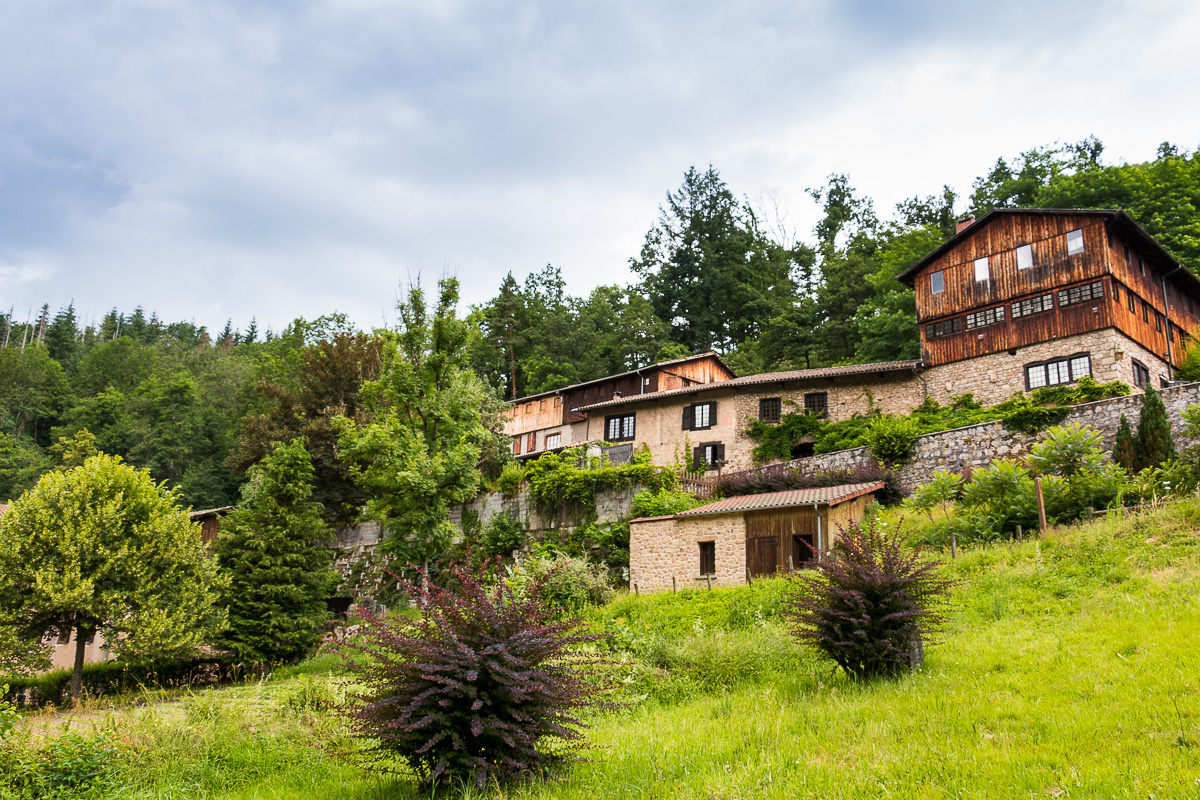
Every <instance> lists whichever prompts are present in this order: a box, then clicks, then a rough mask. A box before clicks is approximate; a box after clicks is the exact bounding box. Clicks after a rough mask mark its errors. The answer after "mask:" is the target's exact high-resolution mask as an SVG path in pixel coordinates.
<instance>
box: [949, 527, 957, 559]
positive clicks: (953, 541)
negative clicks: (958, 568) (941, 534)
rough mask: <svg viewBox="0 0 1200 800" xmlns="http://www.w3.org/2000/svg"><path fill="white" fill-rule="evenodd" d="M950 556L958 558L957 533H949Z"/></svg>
mask: <svg viewBox="0 0 1200 800" xmlns="http://www.w3.org/2000/svg"><path fill="white" fill-rule="evenodd" d="M950 558H958V534H956V533H952V534H950Z"/></svg>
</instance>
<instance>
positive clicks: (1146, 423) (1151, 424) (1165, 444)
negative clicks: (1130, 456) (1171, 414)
mask: <svg viewBox="0 0 1200 800" xmlns="http://www.w3.org/2000/svg"><path fill="white" fill-rule="evenodd" d="M1134 452H1135V453H1136V454H1137V465H1138V469H1145V468H1146V467H1158V466H1161V465H1162V464H1163V463H1164V462H1166V461H1168V460H1170V459H1172V458H1174V457H1175V441H1174V439H1172V438H1171V422H1170V420H1168V419H1167V408H1166V406H1164V405H1163V401H1162V397H1160V396H1159V394H1158V392H1156V391H1155V390H1154V387H1153V386H1151V385H1150V384H1146V396H1145V397H1143V398H1142V414H1141V416H1140V417H1139V418H1138V429H1137V439H1136V441H1135V442H1134Z"/></svg>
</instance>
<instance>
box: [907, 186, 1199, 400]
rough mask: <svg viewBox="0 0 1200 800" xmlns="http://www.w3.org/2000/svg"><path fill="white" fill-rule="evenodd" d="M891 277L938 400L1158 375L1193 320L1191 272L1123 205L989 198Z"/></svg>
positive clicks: (1195, 289) (1176, 359) (1178, 353)
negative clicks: (900, 285) (901, 290)
mask: <svg viewBox="0 0 1200 800" xmlns="http://www.w3.org/2000/svg"><path fill="white" fill-rule="evenodd" d="M900 280H901V281H902V282H904V283H906V284H907V285H909V286H911V287H913V290H914V291H915V292H916V305H917V323H918V325H919V326H920V334H921V353H922V359H921V360H922V362H923V364H924V366H925V368H926V370H927V372H926V378H927V381H928V382H929V385H930V387H931V388H932V390H933V391H932V394H933V396H934V397H935V398H936V399H938V400H945V399H948V398H949V397H950V396H953V395H955V394H962V393H964V392H967V391H969V392H971V393H972V394H974V395H975V399H976V400H978V401H980V402H982V403H984V404H993V403H998V402H1001V401H1003V400H1005V399H1007V398H1009V397H1011V396H1012V395H1013V394H1014V393H1016V392H1021V391H1033V390H1035V389H1038V388H1041V387H1044V386H1057V385H1060V384H1068V383H1074V382H1076V381H1078V380H1079V378H1081V377H1083V376H1084V375H1087V376H1090V377H1092V378H1095V379H1096V380H1098V381H1101V382H1105V381H1112V380H1122V381H1125V382H1126V383H1128V384H1130V385H1131V386H1133V387H1136V388H1142V387H1144V386H1145V385H1146V384H1147V383H1148V382H1150V381H1153V382H1154V383H1156V384H1157V385H1165V384H1166V383H1167V382H1168V381H1169V380H1171V378H1172V369H1171V367H1172V366H1173V365H1177V364H1179V363H1180V361H1181V360H1182V357H1183V352H1184V350H1185V349H1186V348H1187V347H1188V346H1190V345H1191V344H1192V342H1193V338H1192V337H1193V332H1194V331H1195V329H1196V326H1197V323H1198V322H1200V317H1198V316H1197V314H1198V311H1200V280H1198V279H1197V278H1196V276H1195V275H1193V274H1192V273H1191V272H1189V271H1188V270H1187V269H1185V268H1184V267H1183V265H1182V264H1180V263H1179V262H1178V261H1176V260H1175V259H1174V258H1173V257H1172V256H1171V255H1170V254H1169V253H1167V252H1166V250H1164V249H1163V248H1162V247H1161V246H1160V245H1159V244H1158V243H1157V242H1156V241H1155V240H1154V239H1153V237H1151V236H1150V235H1149V234H1147V233H1146V232H1145V231H1144V230H1143V229H1142V228H1141V227H1140V226H1138V225H1137V223H1135V222H1134V221H1133V220H1132V218H1130V217H1129V215H1127V214H1126V213H1125V212H1123V211H1104V210H1096V211H1089V210H1053V209H996V210H994V211H991V212H989V213H988V214H986V215H985V216H984V217H982V218H981V219H979V220H978V221H968V222H967V223H965V224H963V225H962V226H961V227H960V230H959V232H958V233H957V234H956V235H955V236H954V237H953V238H952V239H950V240H949V241H948V242H946V243H945V244H944V245H942V246H941V247H939V248H938V249H936V250H934V251H933V252H932V253H930V254H929V255H928V256H926V257H925V258H923V259H921V260H920V261H918V262H916V263H915V264H913V266H912V267H910V268H909V269H908V270H906V271H905V272H904V273H902V274H901V275H900Z"/></svg>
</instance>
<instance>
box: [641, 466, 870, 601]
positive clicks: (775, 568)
mask: <svg viewBox="0 0 1200 800" xmlns="http://www.w3.org/2000/svg"><path fill="white" fill-rule="evenodd" d="M883 488H884V484H883V483H882V482H878V483H854V484H845V485H842V486H824V487H820V488H816V489H792V490H789V491H784V492H770V493H767V494H754V495H746V496H743V497H728V498H725V499H724V500H718V501H717V502H715V503H709V504H708V505H704V506H700V507H698V508H693V509H691V510H689V511H683V512H681V513H679V514H672V515H670V516H665V517H641V518H638V519H635V520H633V521H632V522H630V523H629V582H630V586H631V587H632V586H635V585H636V586H637V589H638V591H648V592H653V591H661V590H663V589H670V588H672V587H673V586H676V587H681V588H682V587H690V586H696V585H699V584H704V585H708V584H709V583H710V582H711V584H712V585H715V586H733V585H737V584H743V583H745V582H746V580H747V577H748V576H750V577H756V576H759V575H774V574H775V573H776V572H780V571H786V570H789V569H800V568H802V567H804V566H805V565H806V564H807V563H808V562H811V561H813V560H814V559H819V558H820V557H821V554H822V553H824V552H825V551H827V550H829V549H830V548H831V547H832V546H833V544H834V542H835V541H836V540H837V536H838V532H839V531H840V530H844V529H845V528H846V527H847V526H849V525H851V524H852V523H856V522H858V521H859V520H860V519H862V516H863V512H864V511H865V510H866V507H867V501H868V500H869V499H871V498H872V497H873V496H874V495H875V493H876V492H879V491H880V490H882V489H883Z"/></svg>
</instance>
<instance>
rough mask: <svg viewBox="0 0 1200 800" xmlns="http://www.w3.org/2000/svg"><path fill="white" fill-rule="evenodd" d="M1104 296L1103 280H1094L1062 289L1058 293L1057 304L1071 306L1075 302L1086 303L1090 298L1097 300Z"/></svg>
mask: <svg viewBox="0 0 1200 800" xmlns="http://www.w3.org/2000/svg"><path fill="white" fill-rule="evenodd" d="M1103 297H1104V281H1096V282H1095V283H1085V284H1083V285H1082V286H1072V287H1071V288H1070V289H1062V290H1060V291H1059V293H1058V305H1059V307H1060V308H1061V307H1062V306H1073V305H1075V304H1076V303H1087V302H1090V301H1092V300H1099V299H1101V298H1103Z"/></svg>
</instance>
